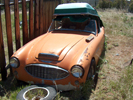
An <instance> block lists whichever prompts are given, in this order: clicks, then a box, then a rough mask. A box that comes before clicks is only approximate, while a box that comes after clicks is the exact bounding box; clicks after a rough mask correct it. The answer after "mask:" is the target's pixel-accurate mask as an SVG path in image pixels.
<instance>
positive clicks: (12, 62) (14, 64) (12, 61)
mask: <svg viewBox="0 0 133 100" xmlns="http://www.w3.org/2000/svg"><path fill="white" fill-rule="evenodd" d="M10 66H11V67H14V68H17V67H19V60H18V59H17V58H15V57H13V58H11V59H10Z"/></svg>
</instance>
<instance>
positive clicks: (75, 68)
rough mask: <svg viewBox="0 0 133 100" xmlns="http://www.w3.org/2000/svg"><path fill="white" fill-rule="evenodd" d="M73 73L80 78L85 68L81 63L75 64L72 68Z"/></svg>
mask: <svg viewBox="0 0 133 100" xmlns="http://www.w3.org/2000/svg"><path fill="white" fill-rule="evenodd" d="M71 73H72V75H73V76H74V77H77V78H80V77H82V76H83V74H84V70H83V68H82V67H81V66H79V65H74V66H73V67H72V69H71Z"/></svg>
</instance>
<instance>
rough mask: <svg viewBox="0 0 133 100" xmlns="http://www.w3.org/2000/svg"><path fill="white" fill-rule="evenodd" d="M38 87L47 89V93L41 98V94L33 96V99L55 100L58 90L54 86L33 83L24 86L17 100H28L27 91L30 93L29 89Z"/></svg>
mask: <svg viewBox="0 0 133 100" xmlns="http://www.w3.org/2000/svg"><path fill="white" fill-rule="evenodd" d="M38 88H39V89H43V90H45V91H47V95H46V96H45V97H43V98H40V97H39V96H36V97H33V98H32V100H53V99H54V98H55V96H56V90H55V89H54V88H53V87H50V86H45V87H43V86H41V85H31V86H28V87H26V88H24V89H23V90H21V91H20V92H19V93H18V95H17V97H16V99H17V100H28V99H26V97H25V95H26V93H28V92H29V91H31V90H33V89H38ZM38 98H39V99H38Z"/></svg>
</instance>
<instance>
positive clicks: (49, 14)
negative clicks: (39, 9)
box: [47, 1, 51, 30]
mask: <svg viewBox="0 0 133 100" xmlns="http://www.w3.org/2000/svg"><path fill="white" fill-rule="evenodd" d="M47 3H48V12H49V13H48V19H47V20H48V24H47V30H48V28H49V25H50V21H51V19H50V16H51V12H50V8H51V5H50V1H47Z"/></svg>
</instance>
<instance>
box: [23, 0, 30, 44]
mask: <svg viewBox="0 0 133 100" xmlns="http://www.w3.org/2000/svg"><path fill="white" fill-rule="evenodd" d="M22 22H23V23H22V24H23V25H22V26H23V45H24V44H26V43H27V42H28V41H29V37H28V23H27V9H26V1H25V0H22Z"/></svg>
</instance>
